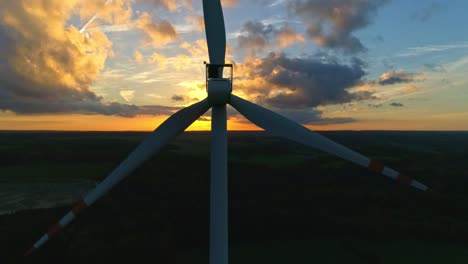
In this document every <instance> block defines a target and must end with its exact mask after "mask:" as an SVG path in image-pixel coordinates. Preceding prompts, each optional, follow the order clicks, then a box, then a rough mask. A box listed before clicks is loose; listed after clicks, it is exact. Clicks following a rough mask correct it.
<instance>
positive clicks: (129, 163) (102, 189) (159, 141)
mask: <svg viewBox="0 0 468 264" xmlns="http://www.w3.org/2000/svg"><path fill="white" fill-rule="evenodd" d="M209 107H210V105H209V103H208V100H207V99H205V100H203V101H200V102H198V103H195V104H193V105H191V106H189V107H187V108H184V109H182V110H180V111H179V112H177V113H175V114H173V115H172V116H171V117H169V118H168V119H167V120H166V121H164V122H163V123H162V124H161V125H160V126H159V127H158V128H157V129H156V130H154V132H153V133H151V134H150V135H149V136H148V137H147V138H146V139H145V140H144V141H143V142H142V143H141V144H140V145H139V146H138V147H137V148H136V149H135V150H134V151H133V152H132V153H130V155H129V156H128V157H127V158H126V159H125V160H124V161H123V162H122V163H120V164H119V165H118V166H117V167H116V168H115V169H114V170H113V171H112V172H111V174H110V175H109V176H108V177H107V178H105V179H104V180H103V181H102V182H101V183H99V184H98V185H97V186H96V188H95V189H94V190H92V191H90V192H89V193H88V194H87V195H86V196H85V197H84V198H82V199H81V200H79V201H78V202H77V203H76V204H75V205H74V206H73V207H72V209H71V210H70V212H68V213H67V214H66V215H65V216H64V217H62V219H60V220H59V221H58V222H57V223H55V224H54V225H53V226H52V227H51V228H50V229H49V231H48V232H47V233H46V234H44V235H43V236H42V237H41V238H40V239H39V240H38V241H37V242H36V243H35V244H34V245H33V247H32V248H31V249H30V250H29V251H28V252H26V254H25V255H29V254H31V253H32V252H33V251H34V250H36V249H38V248H39V247H41V246H42V245H43V244H44V243H46V242H47V241H48V240H49V239H50V238H51V237H52V236H53V235H54V234H56V233H57V232H58V231H60V230H61V229H62V228H64V227H65V226H66V225H68V224H69V223H70V222H71V221H73V220H74V219H75V218H76V216H77V215H78V214H79V213H81V212H82V211H83V210H84V209H85V208H86V207H88V206H90V205H92V204H93V203H94V202H95V201H96V200H97V199H99V198H100V197H101V196H103V195H104V194H105V193H107V192H108V191H109V190H110V189H112V187H114V186H115V185H116V184H117V183H119V182H120V181H122V180H123V179H124V178H125V177H126V176H128V175H130V174H131V173H132V172H133V171H134V170H135V169H136V168H137V167H138V166H140V165H141V164H142V163H143V162H145V161H146V160H148V159H149V158H150V157H151V156H153V155H154V154H155V153H156V152H158V151H159V150H160V149H161V148H162V147H164V146H165V145H166V144H167V143H168V142H169V141H171V140H172V139H173V138H175V137H176V136H177V135H178V134H180V133H182V132H183V131H184V130H185V129H186V128H187V127H188V126H190V124H192V123H193V122H194V121H195V120H197V119H198V118H199V117H200V116H201V115H202V114H203V113H205V112H206V111H207V110H208V109H209Z"/></svg>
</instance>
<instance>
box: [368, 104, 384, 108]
mask: <svg viewBox="0 0 468 264" xmlns="http://www.w3.org/2000/svg"><path fill="white" fill-rule="evenodd" d="M367 106H369V107H371V108H380V107H382V106H383V104H368V105H367Z"/></svg>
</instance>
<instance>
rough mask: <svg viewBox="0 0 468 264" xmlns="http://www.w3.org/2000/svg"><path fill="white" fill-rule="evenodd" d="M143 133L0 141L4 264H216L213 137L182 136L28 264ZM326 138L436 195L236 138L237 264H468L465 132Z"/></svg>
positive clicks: (233, 230) (286, 147)
mask: <svg viewBox="0 0 468 264" xmlns="http://www.w3.org/2000/svg"><path fill="white" fill-rule="evenodd" d="M145 135H146V134H145V133H130V132H129V133H106V132H0V213H3V214H4V215H0V234H1V236H0V248H2V249H4V251H3V255H2V256H3V257H4V259H5V261H6V262H5V263H15V262H18V261H27V262H29V261H30V262H31V263H37V262H43V263H87V262H89V260H90V259H92V260H96V261H97V260H100V261H104V262H108V261H109V260H114V259H115V260H129V261H137V262H143V261H144V260H145V259H146V258H148V257H150V258H151V259H153V260H154V262H158V263H207V258H208V257H207V254H208V226H209V225H208V222H209V217H208V214H209V149H210V146H209V139H210V137H209V133H205V132H192V133H185V134H183V135H181V136H179V137H178V138H177V139H176V140H175V141H174V142H172V143H171V144H169V145H168V146H167V147H165V148H164V149H163V150H162V151H161V153H159V155H157V156H155V157H154V158H152V159H151V160H150V161H149V162H147V163H145V164H144V165H143V166H142V167H141V168H139V169H138V170H137V171H135V173H133V175H132V176H131V177H129V178H127V179H126V180H125V181H123V182H122V184H120V185H118V186H117V187H116V189H115V190H113V191H111V192H110V193H109V194H108V195H106V196H105V197H103V199H101V200H100V201H99V202H97V203H96V204H95V205H94V206H93V207H91V208H89V209H88V210H87V211H86V212H85V213H84V214H83V215H82V216H81V217H80V218H79V219H77V221H75V222H74V223H73V224H71V225H70V226H69V227H68V228H67V229H66V230H64V232H63V233H61V234H60V235H59V236H57V237H56V238H54V239H53V240H52V241H50V243H48V244H47V245H46V246H45V247H44V248H43V249H41V251H39V252H37V254H34V255H33V256H31V257H30V258H28V259H26V260H25V259H24V258H23V257H22V254H23V253H24V250H25V249H27V248H28V247H29V246H30V245H31V243H33V242H34V241H35V240H36V239H37V238H38V237H39V236H40V235H42V233H43V232H44V231H46V230H47V228H48V227H49V226H50V225H51V224H52V223H54V222H55V221H56V220H57V219H58V218H59V217H61V216H62V215H63V214H64V213H66V212H67V210H68V208H69V204H71V203H72V201H73V200H76V199H78V198H79V197H80V196H82V195H83V194H85V193H86V192H87V191H88V190H89V189H90V188H92V187H93V186H94V184H95V183H97V182H99V181H100V180H102V179H103V178H104V177H105V176H106V175H107V174H108V173H109V172H110V171H111V170H112V168H113V167H115V166H116V165H117V164H118V163H119V162H120V161H121V160H122V159H123V158H125V156H126V155H127V154H128V153H129V152H130V151H131V150H132V149H133V148H134V147H135V146H136V145H137V144H138V143H139V142H141V140H142V139H143V138H144V137H145ZM324 135H326V136H328V137H330V138H332V139H334V140H336V141H338V142H340V143H343V144H345V145H347V146H350V147H351V148H353V149H355V150H357V151H359V152H361V153H364V154H366V155H368V156H370V157H373V158H377V159H380V160H382V161H384V162H385V163H387V164H388V165H390V166H391V167H394V168H395V169H397V170H400V171H402V172H403V173H404V174H406V175H409V176H412V177H414V178H416V179H418V180H419V181H421V182H424V183H426V184H427V185H429V186H430V187H431V188H433V189H434V190H436V191H437V194H433V195H428V194H426V193H421V192H418V191H415V190H409V189H405V188H402V187H400V186H398V185H397V184H396V183H395V182H393V181H391V180H389V179H387V178H384V177H382V176H378V175H374V174H372V173H370V172H368V171H367V170H366V169H364V168H360V167H358V166H355V165H354V164H351V163H349V162H346V161H343V160H341V159H338V158H335V157H332V156H330V155H328V154H325V153H323V152H319V151H316V150H313V149H310V148H308V147H304V146H301V145H298V144H295V143H292V142H288V141H285V140H282V139H278V138H274V137H270V136H268V135H266V134H264V133H259V132H232V133H229V144H230V145H229V166H230V167H229V176H230V178H229V186H230V187H229V188H230V189H229V201H230V211H229V213H230V219H229V221H230V226H229V228H230V230H229V231H230V243H231V247H230V250H231V255H230V258H231V263H468V194H467V193H466V186H468V174H467V172H466V170H465V169H464V164H465V163H466V157H467V156H468V155H467V154H468V153H467V149H468V133H457V132H326V133H324ZM6 212H9V213H10V214H5V213H6ZM13 212H15V213H13Z"/></svg>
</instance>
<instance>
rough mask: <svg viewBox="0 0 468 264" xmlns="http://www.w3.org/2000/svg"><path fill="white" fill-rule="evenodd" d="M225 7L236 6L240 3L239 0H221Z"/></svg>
mask: <svg viewBox="0 0 468 264" xmlns="http://www.w3.org/2000/svg"><path fill="white" fill-rule="evenodd" d="M221 4H222V6H223V8H230V7H236V6H237V5H238V4H239V0H221Z"/></svg>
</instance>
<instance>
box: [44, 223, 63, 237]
mask: <svg viewBox="0 0 468 264" xmlns="http://www.w3.org/2000/svg"><path fill="white" fill-rule="evenodd" d="M61 228H62V227H61V226H60V224H59V223H56V224H54V225H53V226H52V227H51V228H50V229H49V231H47V236H49V238H51V237H52V236H53V235H55V234H57V232H58V231H60V229H61Z"/></svg>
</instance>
